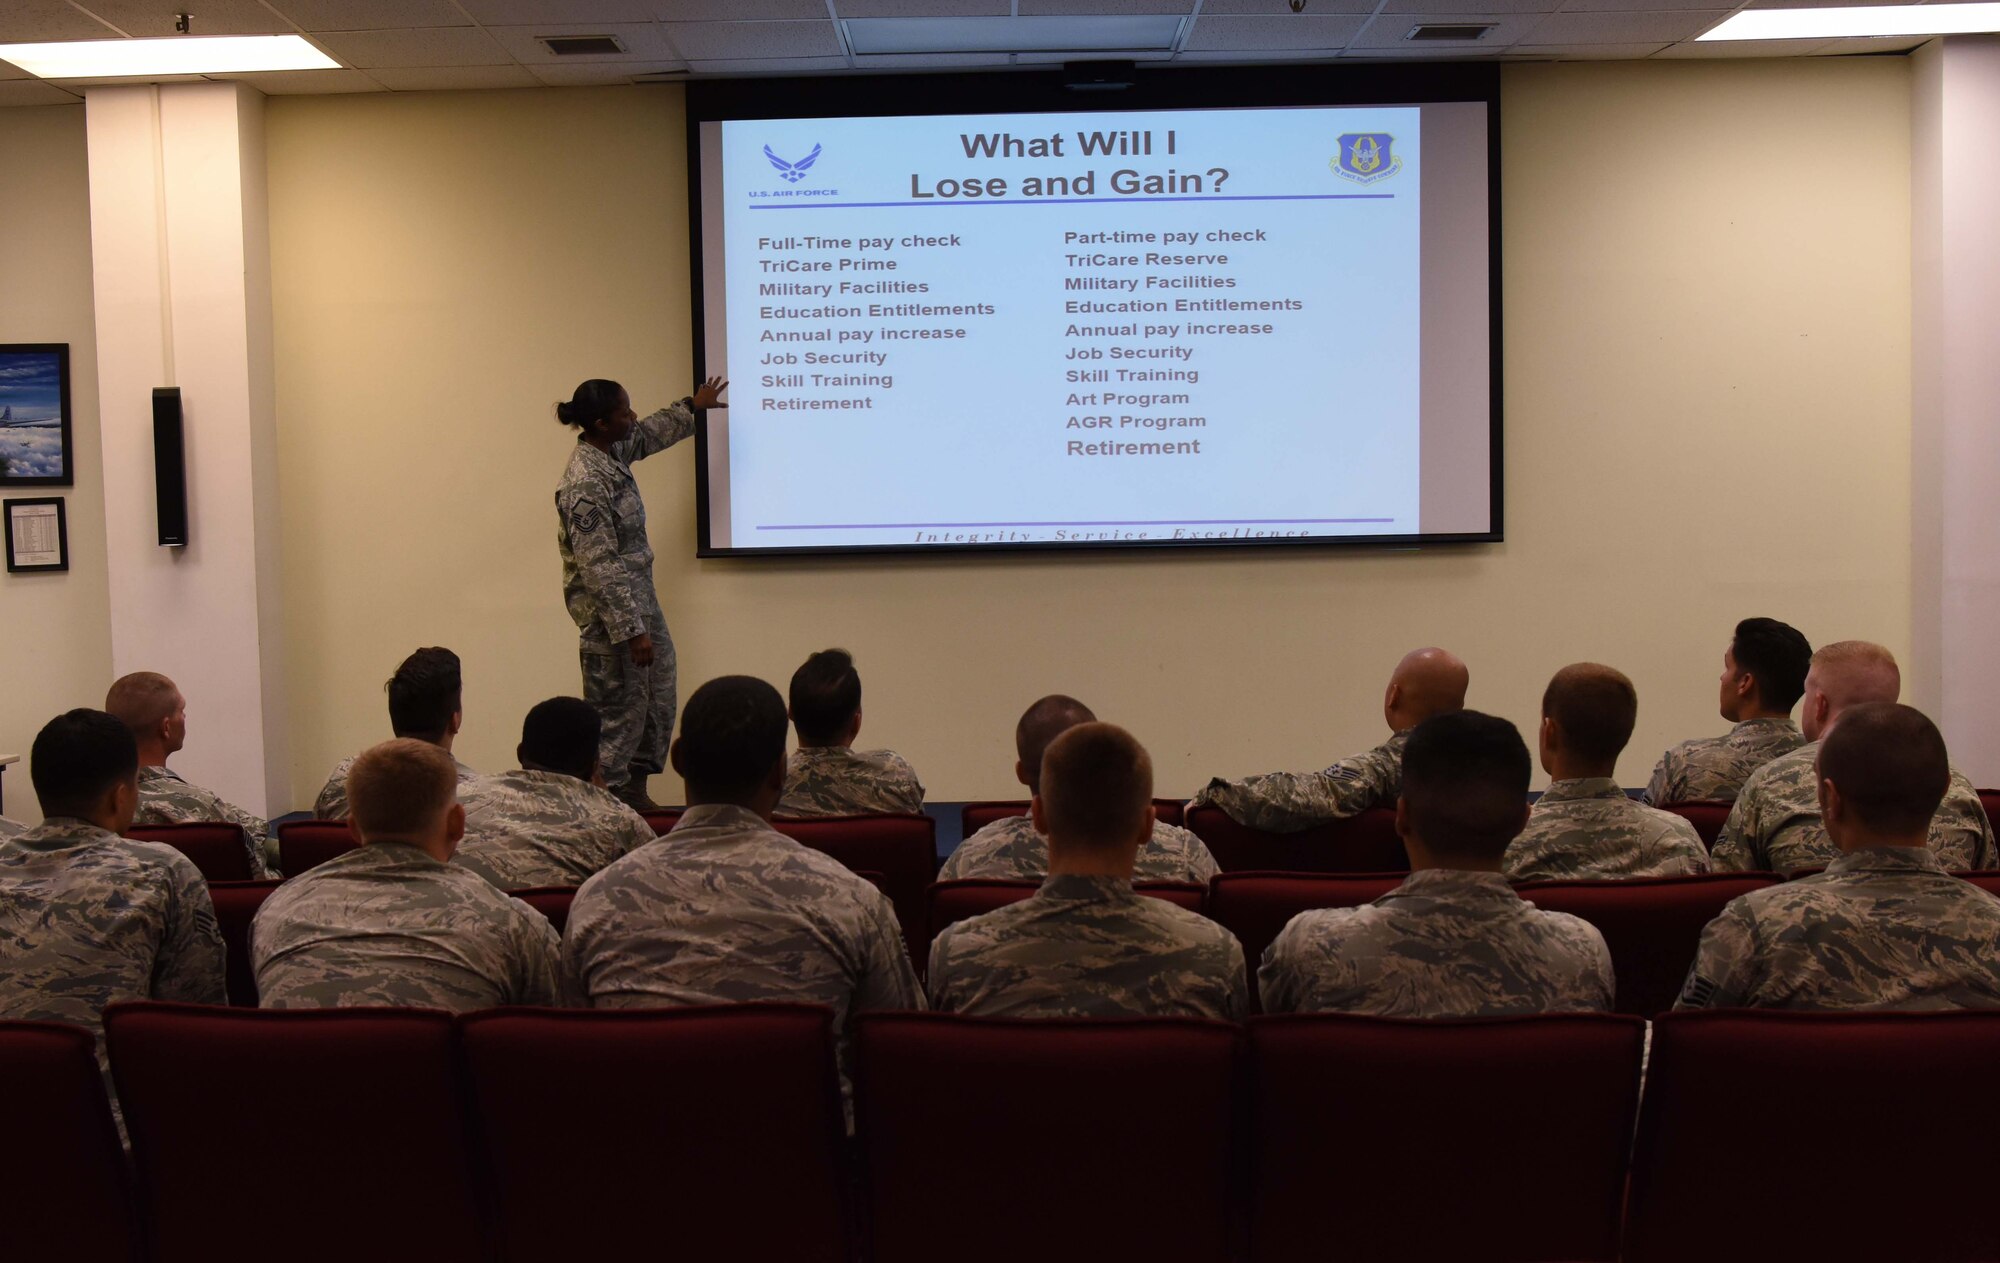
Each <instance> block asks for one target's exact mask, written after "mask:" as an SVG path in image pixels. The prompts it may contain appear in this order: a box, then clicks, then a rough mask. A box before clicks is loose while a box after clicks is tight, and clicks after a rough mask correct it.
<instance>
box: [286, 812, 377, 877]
mask: <svg viewBox="0 0 2000 1263" xmlns="http://www.w3.org/2000/svg"><path fill="white" fill-rule="evenodd" d="M360 845H361V842H360V840H359V839H357V838H356V837H355V836H354V830H352V829H350V828H348V826H347V822H346V821H345V820H294V821H292V822H291V823H289V824H281V825H279V826H278V867H279V868H280V869H282V870H283V871H284V874H285V876H287V877H297V876H298V875H299V874H300V873H303V872H305V871H306V870H307V869H309V868H315V867H317V866H319V865H321V864H324V863H326V862H327V861H328V860H330V859H335V858H337V857H339V856H342V855H345V854H347V853H348V852H349V851H352V850H353V849H355V848H356V847H358V846H360Z"/></svg>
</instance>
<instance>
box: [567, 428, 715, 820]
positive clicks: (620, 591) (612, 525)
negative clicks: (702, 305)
mask: <svg viewBox="0 0 2000 1263" xmlns="http://www.w3.org/2000/svg"><path fill="white" fill-rule="evenodd" d="M694 427H695V418H694V411H693V409H692V408H691V407H689V406H688V402H687V401H685V400H684V401H682V402H681V403H677V404H674V405H673V406H672V407H668V408H662V409H660V410H659V411H658V412H655V413H653V414H652V415H650V416H647V417H642V418H641V419H640V420H639V422H638V424H637V425H635V426H634V427H633V428H632V436H631V437H630V438H628V439H625V440H624V441H623V442H620V443H614V444H612V446H611V451H610V452H609V453H608V454H607V453H605V452H600V451H599V450H597V449H596V448H595V447H592V446H591V445H590V444H589V443H586V442H584V441H583V440H582V439H581V438H580V437H579V438H578V440H577V443H576V447H575V449H574V450H572V451H571V453H570V458H569V467H568V469H567V470H565V471H564V473H563V479H562V485H561V486H559V487H557V488H556V546H557V548H558V549H559V550H560V551H561V553H562V566H563V603H564V604H565V605H567V606H568V607H569V616H570V619H571V620H572V621H573V622H575V623H576V627H577V632H578V634H579V636H580V637H581V647H580V650H579V656H580V657H581V659H582V665H583V696H584V699H585V700H586V701H588V702H590V704H591V705H593V706H595V707H597V712H598V714H599V715H600V716H602V717H603V721H604V730H603V734H602V736H601V737H600V738H599V743H598V749H599V757H600V758H601V759H602V761H603V766H604V779H605V781H606V783H607V784H609V785H611V786H613V787H614V788H616V787H618V786H622V785H624V784H625V783H626V781H627V780H628V779H629V776H630V773H629V769H630V768H631V767H632V766H633V765H635V764H636V765H638V766H639V767H640V768H641V769H642V770H643V771H645V772H647V773H648V774H650V773H654V772H659V771H662V770H664V769H665V767H666V765H667V745H668V743H669V742H670V741H671V740H672V738H673V732H674V715H675V712H676V710H677V709H678V705H679V702H678V698H677V696H676V690H677V685H678V666H677V662H676V658H675V654H674V642H673V639H672V637H670V636H669V635H668V634H667V618H666V615H665V614H663V613H662V612H661V611H660V597H659V594H658V592H656V591H655V590H654V588H653V545H652V541H651V540H650V539H648V538H647V535H646V503H645V501H644V500H643V499H641V498H640V496H639V484H638V483H637V482H636V481H635V480H634V479H633V477H632V462H633V461H637V460H643V459H645V458H646V457H648V456H651V455H653V454H654V453H655V452H660V451H664V450H666V449H667V448H669V447H671V446H673V445H674V444H675V443H678V442H680V441H681V440H682V439H684V438H686V437H688V436H689V435H690V434H693V433H694ZM642 633H643V634H647V635H650V636H651V637H652V638H653V655H654V656H653V661H652V662H651V663H650V664H649V665H647V666H640V665H638V664H637V663H635V662H633V661H632V655H631V652H630V651H629V650H627V649H625V648H624V647H623V646H624V645H625V643H626V642H627V641H629V640H632V639H634V638H636V637H638V636H639V635H641V634H642Z"/></svg>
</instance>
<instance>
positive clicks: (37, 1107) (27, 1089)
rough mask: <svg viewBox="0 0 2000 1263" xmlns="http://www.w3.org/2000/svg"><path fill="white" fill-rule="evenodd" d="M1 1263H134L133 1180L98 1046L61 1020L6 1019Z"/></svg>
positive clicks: (1, 1025) (0, 1050)
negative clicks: (43, 1262)
mask: <svg viewBox="0 0 2000 1263" xmlns="http://www.w3.org/2000/svg"><path fill="white" fill-rule="evenodd" d="M0 1119H4V1120H5V1133H6V1142H5V1143H4V1144H0V1189H5V1190H6V1194H5V1203H6V1210H5V1212H4V1213H0V1258H4V1259H19V1260H24V1261H25V1260H29V1259H61V1260H66V1261H71V1263H133V1261H134V1260H136V1259H137V1258H138V1257H139V1256H138V1232H137V1223H136V1221H135V1218H134V1216H133V1212H132V1192H131V1178H130V1176H129V1174H128V1172H127V1170H126V1166H125V1152H124V1150H123V1149H122V1148H121V1147H120V1145H119V1143H118V1129H117V1127H116V1125H115V1124H113V1123H112V1121H111V1107H110V1105H109V1103H108V1102H107V1101H106V1100H105V1095H104V1076H103V1075H102V1074H101V1073H100V1072H99V1071H98V1068H97V1052H96V1044H95V1041H94V1040H93V1039H92V1038H91V1035H90V1032H89V1031H87V1030H84V1029H83V1028H82V1027H79V1026H68V1025H64V1024H62V1023H59V1022H0Z"/></svg>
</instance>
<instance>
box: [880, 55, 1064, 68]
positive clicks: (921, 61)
mask: <svg viewBox="0 0 2000 1263" xmlns="http://www.w3.org/2000/svg"><path fill="white" fill-rule="evenodd" d="M1070 56H1071V58H1072V59H1074V58H1075V56H1076V55H1075V54H1074V53H1072V54H1070ZM854 64H855V65H857V66H865V67H868V68H869V69H871V70H959V69H964V68H966V67H970V66H1011V65H1013V64H1014V57H1013V54H1011V53H857V54H855V57H854Z"/></svg>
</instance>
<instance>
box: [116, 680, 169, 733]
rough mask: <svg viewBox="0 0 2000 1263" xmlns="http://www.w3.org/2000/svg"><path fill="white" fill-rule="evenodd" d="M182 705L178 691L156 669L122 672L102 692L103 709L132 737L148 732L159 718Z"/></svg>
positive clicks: (151, 730) (157, 723) (163, 717)
mask: <svg viewBox="0 0 2000 1263" xmlns="http://www.w3.org/2000/svg"><path fill="white" fill-rule="evenodd" d="M180 708H181V691H180V689H178V688H177V687H175V685H174V682H173V681H172V680H169V679H168V678H167V677H166V676H164V675H161V674H160V673H159V672H157V671H134V672H132V674H130V675H121V676H119V677H118V679H117V681H116V682H115V683H113V684H112V686H111V691H110V692H109V693H106V694H105V695H104V710H105V712H106V713H109V714H111V715H113V716H115V717H116V718H117V719H118V721H119V722H120V723H123V724H124V725H125V726H126V727H127V728H129V729H130V730H131V731H132V735H133V736H135V737H142V736H147V735H150V734H151V733H152V732H153V731H154V730H155V729H157V728H158V727H159V726H160V721H161V720H163V719H165V718H167V717H168V716H169V715H172V714H173V713H174V712H175V711H177V710H179V709H180Z"/></svg>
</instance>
